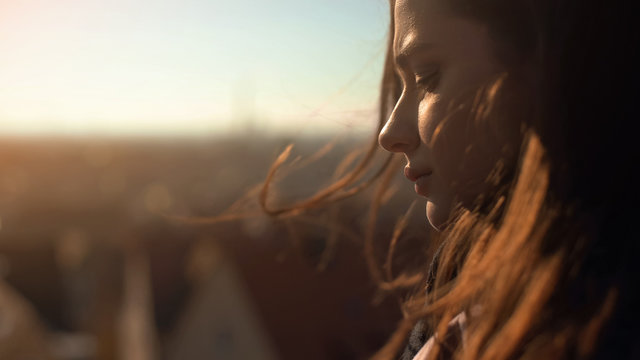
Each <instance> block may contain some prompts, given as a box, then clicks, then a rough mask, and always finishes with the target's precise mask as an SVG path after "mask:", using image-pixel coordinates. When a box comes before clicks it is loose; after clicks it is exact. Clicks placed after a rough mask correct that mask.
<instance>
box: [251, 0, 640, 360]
mask: <svg viewBox="0 0 640 360" xmlns="http://www.w3.org/2000/svg"><path fill="white" fill-rule="evenodd" d="M631 14H632V12H631V11H629V10H628V9H625V7H624V6H623V5H620V4H607V5H606V6H604V5H600V4H597V3H596V2H595V1H590V0H581V1H579V0H535V1H534V0H484V1H480V0H475V1H474V0H391V15H392V17H391V18H392V21H391V27H390V31H391V36H390V43H389V48H388V55H387V59H386V65H385V70H384V76H383V83H382V98H381V122H380V125H379V126H380V127H379V129H380V134H379V142H380V145H381V146H382V147H383V148H385V149H386V150H388V151H390V152H393V153H399V154H403V155H404V157H405V159H406V161H407V166H406V167H405V171H404V173H405V175H406V177H407V178H408V179H409V180H410V181H412V182H414V187H415V190H416V192H417V193H418V194H419V195H421V196H423V197H426V199H427V207H426V214H427V218H428V221H429V222H430V223H431V224H432V226H433V227H434V228H435V229H437V231H438V232H439V233H438V241H439V242H440V243H441V246H440V248H439V249H438V251H437V255H436V256H435V258H434V259H433V261H425V266H424V268H425V273H426V278H427V289H426V290H427V291H426V292H425V291H424V288H422V289H421V290H420V291H419V295H418V296H416V297H414V298H413V299H412V300H410V301H409V302H408V303H407V306H406V309H405V314H406V319H405V320H404V321H403V322H402V323H401V324H400V326H399V328H398V330H397V331H396V333H395V334H394V336H393V337H392V338H391V340H390V341H389V342H388V343H387V345H386V346H385V347H384V348H383V349H381V350H380V352H379V353H378V354H377V355H376V358H379V359H391V358H397V354H398V353H400V352H401V348H402V347H403V346H404V345H406V349H405V352H404V354H403V355H402V356H403V359H412V358H413V359H416V360H422V359H436V358H461V359H512V358H522V359H540V358H547V359H548V358H552V359H565V358H571V359H573V358H579V359H583V358H584V359H587V358H598V359H628V358H640V347H639V346H638V345H636V344H638V343H640V341H637V339H636V338H637V336H638V334H639V333H638V323H639V322H638V319H637V315H636V312H635V311H634V310H635V309H634V305H635V302H636V301H637V300H638V297H637V294H636V291H635V287H636V285H635V281H636V279H637V275H638V269H637V266H634V264H633V261H634V258H635V256H636V254H637V250H638V245H637V242H638V240H639V237H638V230H637V228H636V227H635V226H633V223H634V219H635V218H636V216H635V211H633V210H632V208H633V205H634V204H633V202H634V200H635V199H636V197H635V193H636V186H637V185H636V184H637V178H636V177H635V174H634V170H635V169H634V167H635V166H636V162H637V160H638V159H639V156H638V151H637V149H636V147H635V146H634V145H635V144H634V140H635V139H636V137H637V136H636V134H635V133H634V132H633V131H632V130H631V129H632V127H633V123H634V122H635V121H636V120H637V115H636V109H635V105H634V103H635V101H634V100H635V91H634V90H635V87H636V86H637V85H636V84H638V79H637V69H636V66H637V65H636V61H637V56H636V54H635V51H632V50H634V49H635V47H636V46H637V44H638V41H637V40H638V39H637V31H636V29H635V25H634V22H635V20H634V19H633V18H632V16H633V15H631ZM372 152H373V150H372V151H371V152H370V153H369V154H368V155H367V156H366V157H365V159H364V160H363V162H362V163H361V164H360V165H359V166H358V167H356V168H355V169H354V171H353V172H352V173H351V174H350V175H348V176H345V177H343V178H342V179H340V180H339V181H338V182H336V183H335V184H334V185H333V186H331V187H329V188H328V189H325V190H323V191H321V192H320V193H318V194H317V195H316V196H315V197H313V198H311V199H309V200H307V201H304V202H301V203H299V204H297V205H294V206H292V207H290V208H286V209H279V210H269V211H270V212H271V213H272V214H282V213H285V212H290V211H291V210H293V209H296V208H307V207H313V206H316V205H319V204H322V203H326V202H327V201H335V200H339V199H342V198H344V197H346V196H350V195H351V194H353V193H354V192H357V191H358V190H359V189H361V188H363V187H365V186H366V185H368V184H369V183H370V182H365V183H364V185H362V186H356V187H353V188H350V189H349V188H348V187H349V186H350V185H352V184H354V183H355V181H356V180H357V179H358V178H360V177H361V176H362V174H364V173H365V172H366V171H365V169H366V168H368V167H369V166H370V163H371V158H372V156H371V154H372ZM282 161H283V158H281V159H280V160H279V161H278V162H277V163H276V165H275V166H274V168H273V171H275V170H276V169H277V168H278V166H280V164H281V163H282ZM385 166H387V165H385ZM272 175H273V172H272V174H271V175H270V178H271V177H272ZM268 183H269V182H267V185H265V188H264V191H263V197H262V199H263V202H262V203H263V205H264V204H265V201H266V200H265V199H266V189H267V187H268ZM265 207H266V206H265ZM428 264H431V265H430V266H428ZM426 269H429V270H428V271H426ZM392 285H393V283H391V284H389V283H387V284H385V286H386V288H389V286H392ZM416 323H417V324H418V325H415V324H416ZM414 325H415V328H414V330H413V334H412V336H411V339H410V340H409V341H408V342H407V340H406V337H407V334H408V333H409V330H410V329H411V328H412V327H414ZM407 343H408V344H407Z"/></svg>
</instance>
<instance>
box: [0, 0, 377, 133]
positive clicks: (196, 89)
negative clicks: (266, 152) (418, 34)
mask: <svg viewBox="0 0 640 360" xmlns="http://www.w3.org/2000/svg"><path fill="white" fill-rule="evenodd" d="M387 16H388V14H387V2H386V0H322V1H318V0H243V1H221V0H181V1H178V0H153V1H151V0H135V1H134V0H21V1H15V0H0V84H1V86H0V126H2V129H1V130H0V133H2V134H5V135H7V134H9V135H11V134H63V135H86V134H107V135H118V134H162V135H172V134H175V135H178V134H199V135H203V134H218V133H226V132H227V131H239V130H242V129H245V128H248V127H253V128H255V129H257V130H264V131H270V132H277V131H283V130H284V131H294V132H295V131H302V132H305V131H349V130H350V129H352V130H353V129H359V128H361V129H367V128H373V126H374V124H373V121H374V116H373V114H374V113H375V103H376V101H377V94H378V84H379V79H378V78H379V76H380V68H381V66H382V65H381V64H382V57H383V51H384V43H385V36H386V26H387V23H388V19H387Z"/></svg>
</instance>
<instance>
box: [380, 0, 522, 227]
mask: <svg viewBox="0 0 640 360" xmlns="http://www.w3.org/2000/svg"><path fill="white" fill-rule="evenodd" d="M444 3H445V2H444V1H442V0H396V3H395V8H394V21H395V28H394V37H393V50H392V51H393V57H394V59H395V67H396V72H397V74H398V77H399V78H400V79H401V82H402V94H401V96H400V98H399V100H398V101H397V103H396V105H395V107H394V109H393V112H392V113H391V116H390V117H389V119H388V120H387V122H386V124H385V126H384V128H383V129H382V131H381V133H380V135H379V142H380V145H381V146H382V147H384V148H385V149H386V150H388V151H392V152H399V153H403V154H404V155H405V157H406V160H407V166H406V167H405V175H406V177H407V178H409V180H411V181H413V182H415V191H416V192H417V193H418V194H419V195H421V196H424V197H425V198H426V199H427V209H426V211H427V218H428V220H429V222H430V223H431V225H432V226H433V227H434V228H436V229H441V228H442V227H443V226H444V225H445V224H446V222H447V220H448V219H449V217H450V214H451V210H452V209H453V207H454V206H455V205H456V204H461V205H462V206H463V207H467V208H471V207H472V206H473V204H474V202H475V200H476V199H477V198H478V196H480V195H481V194H484V195H487V194H488V193H489V192H490V191H491V186H490V184H489V183H488V182H487V178H488V176H489V175H490V174H491V173H492V171H494V169H495V167H496V164H498V163H502V164H504V163H505V162H506V163H508V164H513V163H515V159H516V154H517V149H518V145H519V142H520V136H519V133H520V130H519V126H520V125H519V123H517V122H516V121H510V120H509V119H506V118H504V117H500V116H494V117H495V119H489V121H487V119H479V117H478V116H477V115H478V114H477V113H478V112H479V111H480V110H478V108H477V106H476V105H478V104H477V103H478V94H479V91H480V90H481V89H485V90H486V89H487V86H489V85H491V84H494V83H495V82H496V80H497V79H499V78H500V76H501V75H502V74H504V73H505V70H506V68H505V66H504V65H502V62H501V61H500V59H499V58H498V55H497V51H496V48H497V47H496V43H495V41H494V40H493V39H492V38H491V37H490V34H489V31H488V30H487V27H486V26H485V25H484V24H482V23H480V22H478V21H474V20H473V19H470V18H468V17H461V16H457V15H456V14H455V13H454V12H452V11H451V10H450V9H448V8H446V7H445V6H446V5H445V4H444ZM495 113H496V112H495V111H494V114H495Z"/></svg>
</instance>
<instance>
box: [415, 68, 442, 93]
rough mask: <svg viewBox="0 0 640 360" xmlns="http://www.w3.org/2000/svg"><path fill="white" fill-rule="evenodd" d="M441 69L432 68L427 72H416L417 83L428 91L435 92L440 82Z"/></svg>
mask: <svg viewBox="0 0 640 360" xmlns="http://www.w3.org/2000/svg"><path fill="white" fill-rule="evenodd" d="M440 77H441V72H440V69H437V68H436V69H432V70H429V71H428V72H425V73H418V74H416V85H418V87H420V88H421V89H422V90H424V91H426V92H430V93H432V92H435V91H436V90H437V89H438V85H439V84H440Z"/></svg>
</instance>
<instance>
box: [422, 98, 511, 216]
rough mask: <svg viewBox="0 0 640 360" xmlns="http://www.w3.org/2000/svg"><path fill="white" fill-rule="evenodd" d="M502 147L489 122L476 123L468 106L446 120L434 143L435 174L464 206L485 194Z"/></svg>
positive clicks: (441, 124)
mask: <svg viewBox="0 0 640 360" xmlns="http://www.w3.org/2000/svg"><path fill="white" fill-rule="evenodd" d="M502 146H503V144H502V143H501V140H498V139H496V138H495V137H494V136H493V132H492V130H491V128H490V126H489V125H487V123H486V122H482V123H480V124H479V123H477V122H476V120H474V119H473V117H472V114H471V111H470V109H469V107H468V106H466V107H465V106H459V107H458V110H457V111H454V112H448V114H447V115H446V116H443V121H441V122H440V124H439V125H438V126H437V130H436V131H435V133H434V136H433V139H432V143H431V148H432V149H433V161H434V166H435V169H436V171H437V172H438V173H439V174H440V177H441V178H442V180H443V181H444V183H445V186H447V187H448V188H449V189H450V191H451V192H452V193H453V194H454V195H455V197H456V198H457V200H459V201H462V202H463V204H465V205H470V204H471V203H472V202H473V201H474V200H475V198H476V197H477V196H478V195H480V194H481V193H482V192H484V191H486V189H487V184H486V179H487V178H488V176H489V174H490V173H491V172H492V170H493V169H494V168H495V166H496V164H497V163H498V161H499V160H500V159H501V156H502V152H501V148H502Z"/></svg>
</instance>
